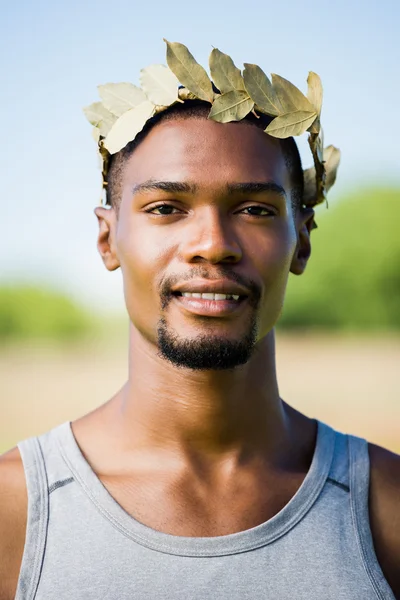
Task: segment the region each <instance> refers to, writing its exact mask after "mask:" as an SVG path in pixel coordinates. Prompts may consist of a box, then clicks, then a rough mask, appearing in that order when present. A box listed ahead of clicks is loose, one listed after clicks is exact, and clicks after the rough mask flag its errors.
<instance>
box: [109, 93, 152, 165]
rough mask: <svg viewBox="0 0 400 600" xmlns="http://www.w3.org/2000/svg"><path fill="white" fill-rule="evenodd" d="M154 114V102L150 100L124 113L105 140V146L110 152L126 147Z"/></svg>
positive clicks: (113, 152)
mask: <svg viewBox="0 0 400 600" xmlns="http://www.w3.org/2000/svg"><path fill="white" fill-rule="evenodd" d="M153 114H154V104H153V103H152V102H150V101H149V100H146V101H145V102H142V103H141V104H139V106H137V107H136V108H131V110H128V111H127V112H126V113H124V114H123V115H122V116H121V117H119V119H118V120H117V121H116V123H115V124H114V125H113V127H112V128H111V130H110V133H109V134H108V135H107V137H106V139H105V140H104V147H105V148H106V149H107V150H108V152H109V153H110V154H115V153H116V152H119V151H120V150H122V148H125V146H126V144H128V142H131V141H132V140H134V139H135V137H136V135H137V134H138V133H139V131H142V129H143V127H144V126H145V123H146V121H147V120H148V119H150V117H151V116H152V115H153Z"/></svg>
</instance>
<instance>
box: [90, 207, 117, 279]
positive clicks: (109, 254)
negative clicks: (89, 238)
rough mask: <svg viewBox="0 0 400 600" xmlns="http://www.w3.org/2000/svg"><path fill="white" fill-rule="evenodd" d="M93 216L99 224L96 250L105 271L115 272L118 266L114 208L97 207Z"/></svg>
mask: <svg viewBox="0 0 400 600" xmlns="http://www.w3.org/2000/svg"><path fill="white" fill-rule="evenodd" d="M94 214H95V215H96V217H97V220H98V222H99V235H98V238H97V249H98V251H99V253H100V256H101V258H102V259H103V263H104V264H105V266H106V269H108V270H109V271H115V269H118V267H119V266H120V263H119V260H118V255H117V249H116V245H115V232H116V226H117V218H116V214H115V210H114V208H109V209H108V208H104V207H102V206H97V207H96V208H95V209H94Z"/></svg>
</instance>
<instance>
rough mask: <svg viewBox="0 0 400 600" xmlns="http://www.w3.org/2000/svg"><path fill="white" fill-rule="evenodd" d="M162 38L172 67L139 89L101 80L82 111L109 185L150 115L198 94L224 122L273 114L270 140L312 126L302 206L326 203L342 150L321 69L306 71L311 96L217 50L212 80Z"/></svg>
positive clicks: (148, 76)
mask: <svg viewBox="0 0 400 600" xmlns="http://www.w3.org/2000/svg"><path fill="white" fill-rule="evenodd" d="M164 41H165V42H166V45H167V64H168V66H165V65H150V66H149V67H147V68H145V69H142V70H141V72H140V87H138V86H135V85H133V84H132V83H126V82H123V83H107V84H105V85H99V86H98V91H99V95H100V98H101V101H100V102H94V103H93V104H91V105H90V106H87V107H85V108H84V109H83V110H84V113H85V115H86V117H87V119H88V120H89V122H90V123H91V124H92V125H93V126H94V128H93V137H94V139H95V141H96V142H97V144H98V150H99V156H100V166H101V171H102V186H103V188H106V186H107V176H108V168H109V162H110V156H111V155H113V154H116V153H117V152H119V151H120V150H122V149H123V148H124V147H125V146H126V145H127V144H128V143H129V142H131V141H132V140H134V139H135V137H136V136H137V134H138V133H139V132H140V131H142V129H143V127H144V126H145V124H146V122H147V121H148V120H149V119H150V118H151V117H153V116H154V115H155V114H157V113H158V112H161V111H164V110H166V109H167V108H168V107H170V106H171V105H173V104H175V103H177V102H185V101H186V100H193V99H199V100H204V101H206V102H209V103H210V104H211V109H210V113H209V115H208V118H209V119H213V120H214V121H218V122H219V123H229V122H231V121H241V120H242V119H244V118H245V117H246V115H248V114H249V113H250V112H253V113H254V114H255V115H256V116H257V113H264V114H266V115H269V116H270V117H272V121H271V122H270V124H269V125H268V127H267V128H266V129H265V132H266V133H267V134H269V135H271V136H272V137H276V138H281V139H284V138H288V137H291V136H298V135H302V134H303V133H304V132H306V131H307V132H308V133H309V136H308V142H309V146H310V150H311V153H312V156H313V160H314V166H313V167H312V168H309V169H305V170H304V197H303V204H304V205H305V206H308V207H314V206H316V205H317V204H321V203H322V202H324V201H326V194H327V192H328V190H329V189H330V188H331V187H332V185H333V184H334V183H335V180H336V173H337V169H338V166H339V161H340V150H339V149H338V148H335V147H334V146H332V145H331V146H327V147H326V148H324V140H323V130H322V127H321V108H322V97H323V90H322V84H321V79H320V77H319V76H318V75H317V74H316V73H314V72H312V71H310V73H309V75H308V79H307V83H308V90H307V96H305V95H304V94H303V93H302V92H301V91H300V90H299V89H298V88H297V87H296V86H295V85H293V84H292V83H291V82H290V81H288V80H287V79H284V78H283V77H280V76H279V75H276V74H274V73H273V74H272V75H271V80H270V79H269V78H268V77H267V75H266V74H265V73H264V71H263V70H262V69H261V68H260V67H259V66H258V65H254V64H249V63H244V69H243V72H241V71H240V69H238V68H237V67H236V66H235V64H234V62H233V60H232V59H231V57H230V56H228V55H227V54H224V53H223V52H221V51H220V50H218V49H217V48H214V49H213V50H212V52H211V54H210V59H209V67H210V75H211V78H210V77H209V76H208V74H207V72H206V71H205V69H204V68H203V67H202V66H201V65H199V64H198V63H197V62H196V60H195V58H194V57H193V56H192V54H191V53H190V52H189V50H188V48H187V47H186V46H185V45H184V44H180V43H177V42H168V41H167V40H164ZM213 83H214V86H213ZM215 89H218V90H219V91H218V92H216V91H215ZM101 203H102V200H101Z"/></svg>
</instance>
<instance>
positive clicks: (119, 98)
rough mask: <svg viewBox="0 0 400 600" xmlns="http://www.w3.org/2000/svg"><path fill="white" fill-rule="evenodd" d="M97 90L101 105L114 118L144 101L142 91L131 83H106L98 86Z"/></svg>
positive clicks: (144, 97)
mask: <svg viewBox="0 0 400 600" xmlns="http://www.w3.org/2000/svg"><path fill="white" fill-rule="evenodd" d="M97 89H98V90H99V94H100V98H101V99H102V101H103V105H104V106H105V107H106V109H107V110H109V111H110V112H111V113H112V114H113V115H115V116H116V117H120V116H121V115H123V114H124V112H126V111H127V110H130V109H131V108H135V106H139V104H141V103H142V102H144V101H145V100H146V95H145V93H144V92H143V90H141V89H140V88H139V87H137V86H136V85H133V83H106V84H105V85H98V86H97Z"/></svg>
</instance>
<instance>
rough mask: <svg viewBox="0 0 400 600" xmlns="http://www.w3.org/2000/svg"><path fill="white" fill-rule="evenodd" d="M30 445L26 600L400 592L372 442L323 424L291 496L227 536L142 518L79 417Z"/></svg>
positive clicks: (346, 597)
mask: <svg viewBox="0 0 400 600" xmlns="http://www.w3.org/2000/svg"><path fill="white" fill-rule="evenodd" d="M19 449H20V452H21V456H22V460H23V464H24V468H25V474H26V480H27V488H28V499H29V500H28V525H27V535H26V542H25V549H24V555H23V560H22V565H21V571H20V575H19V580H18V589H17V595H16V599H17V600H33V599H34V598H35V599H36V600H44V599H46V600H48V599H52V600H54V599H57V600H71V598H73V599H74V600H99V599H115V600H128V599H129V600H145V599H146V600H159V599H163V600H210V599H213V600H214V599H215V600H246V599H249V600H265V599H270V600H376V599H377V598H379V599H380V600H395V597H394V594H393V593H392V591H391V589H390V587H389V585H388V583H387V581H386V579H385V577H384V575H383V573H382V570H381V568H380V566H379V563H378V561H377V558H376V555H375V551H374V547H373V541H372V536H371V530H370V525H369V516H368V488H369V455H368V444H367V441H366V440H364V439H361V438H358V437H355V436H350V435H345V434H342V433H339V432H337V431H335V430H334V429H332V428H331V427H329V426H328V425H326V424H325V423H322V422H321V421H318V434H317V442H316V447H315V451H314V456H313V460H312V464H311V466H310V469H309V471H308V473H307V475H306V477H305V479H304V481H303V483H302V485H301V487H300V488H299V490H298V491H297V493H296V494H295V495H294V496H293V498H292V499H291V500H290V502H289V503H288V504H287V505H286V506H285V507H284V508H283V509H282V510H281V511H280V512H279V513H278V514H277V515H275V516H274V517H273V518H272V519H269V520H268V521H266V522H265V523H262V524H261V525H258V526H256V527H253V528H251V529H247V530H245V531H241V532H239V533H233V534H229V535H224V536H218V537H183V536H174V535H170V534H167V533H162V532H160V531H156V530H155V529H152V528H150V527H147V526H146V525H144V524H143V523H140V522H139V521H137V520H135V519H134V518H133V517H131V516H130V515H129V514H128V513H127V512H125V511H124V509H123V508H122V507H121V506H120V505H119V504H118V503H117V502H116V501H115V500H114V499H113V498H112V496H111V495H110V494H109V493H108V491H107V490H106V488H105V487H104V486H103V484H102V483H101V481H100V480H99V479H98V477H97V476H96V474H95V473H94V471H93V470H92V469H91V467H90V466H89V464H88V462H87V461H86V460H85V458H84V457H83V455H82V453H81V452H80V449H79V447H78V445H77V443H76V440H75V438H74V435H73V433H72V429H71V426H70V423H68V422H67V423H64V424H62V425H60V426H58V427H56V428H55V429H53V430H51V431H50V432H48V433H46V434H45V435H43V436H41V437H38V438H31V439H28V440H26V441H23V442H21V443H20V444H19ZM227 510H229V506H228V507H227Z"/></svg>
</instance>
